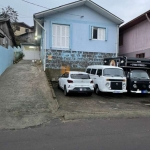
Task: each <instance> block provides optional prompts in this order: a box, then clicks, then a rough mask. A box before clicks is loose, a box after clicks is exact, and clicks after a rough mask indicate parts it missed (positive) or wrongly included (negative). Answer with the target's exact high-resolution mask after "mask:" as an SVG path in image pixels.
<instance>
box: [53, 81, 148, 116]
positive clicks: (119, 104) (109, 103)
mask: <svg viewBox="0 0 150 150" xmlns="http://www.w3.org/2000/svg"><path fill="white" fill-rule="evenodd" d="M53 88H54V91H55V93H56V97H57V100H58V103H59V106H60V109H59V111H61V113H62V114H64V117H65V119H82V118H95V117H96V118H97V117H98V118H99V117H100V118H113V117H121V118H122V117H129V118H130V117H142V116H143V117H150V95H128V94H110V93H106V94H104V93H103V94H102V93H101V94H100V95H96V94H93V95H92V96H87V95H83V94H70V95H69V96H64V93H63V91H62V90H60V89H58V88H57V83H53Z"/></svg>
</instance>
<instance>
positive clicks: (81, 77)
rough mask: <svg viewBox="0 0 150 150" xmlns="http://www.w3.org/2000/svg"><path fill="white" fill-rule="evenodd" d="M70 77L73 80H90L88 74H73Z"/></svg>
mask: <svg viewBox="0 0 150 150" xmlns="http://www.w3.org/2000/svg"><path fill="white" fill-rule="evenodd" d="M70 77H71V78H72V79H90V76H89V75H88V74H71V75H70Z"/></svg>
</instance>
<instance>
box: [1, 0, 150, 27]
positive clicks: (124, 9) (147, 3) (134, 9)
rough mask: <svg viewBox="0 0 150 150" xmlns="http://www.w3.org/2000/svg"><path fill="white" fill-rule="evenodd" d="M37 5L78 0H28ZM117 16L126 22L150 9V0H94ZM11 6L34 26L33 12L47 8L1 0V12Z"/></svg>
mask: <svg viewBox="0 0 150 150" xmlns="http://www.w3.org/2000/svg"><path fill="white" fill-rule="evenodd" d="M27 1H29V2H31V3H35V4H37V5H41V6H45V7H47V8H49V9H51V8H54V7H58V6H61V5H64V4H67V3H71V2H74V1H76V0H27ZM92 1H93V2H95V3H97V4H98V5H100V6H101V7H103V8H105V9H106V10H108V11H109V12H111V13H113V14H114V15H116V16H117V17H119V18H121V19H122V20H124V23H127V22H129V21H130V20H132V19H134V18H136V17H137V16H139V15H141V14H143V13H144V12H146V11H148V10H150V0H123V1H122V0H92ZM7 6H11V7H12V8H14V10H15V11H17V12H18V14H19V17H18V18H19V19H18V21H19V22H25V23H26V24H28V25H30V26H33V14H34V13H37V12H40V11H43V10H46V9H45V8H41V7H38V6H34V5H31V4H29V3H26V2H24V1H22V0H1V2H0V12H1V9H2V8H3V7H7Z"/></svg>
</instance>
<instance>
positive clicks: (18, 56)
mask: <svg viewBox="0 0 150 150" xmlns="http://www.w3.org/2000/svg"><path fill="white" fill-rule="evenodd" d="M23 57H24V54H23V52H15V53H14V62H17V61H19V60H20V59H22V58H23Z"/></svg>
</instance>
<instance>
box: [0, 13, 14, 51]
mask: <svg viewBox="0 0 150 150" xmlns="http://www.w3.org/2000/svg"><path fill="white" fill-rule="evenodd" d="M0 45H1V46H3V47H6V48H8V46H11V47H14V46H17V44H16V41H15V36H14V32H13V29H12V26H11V23H10V20H9V18H4V17H3V16H2V15H0Z"/></svg>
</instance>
